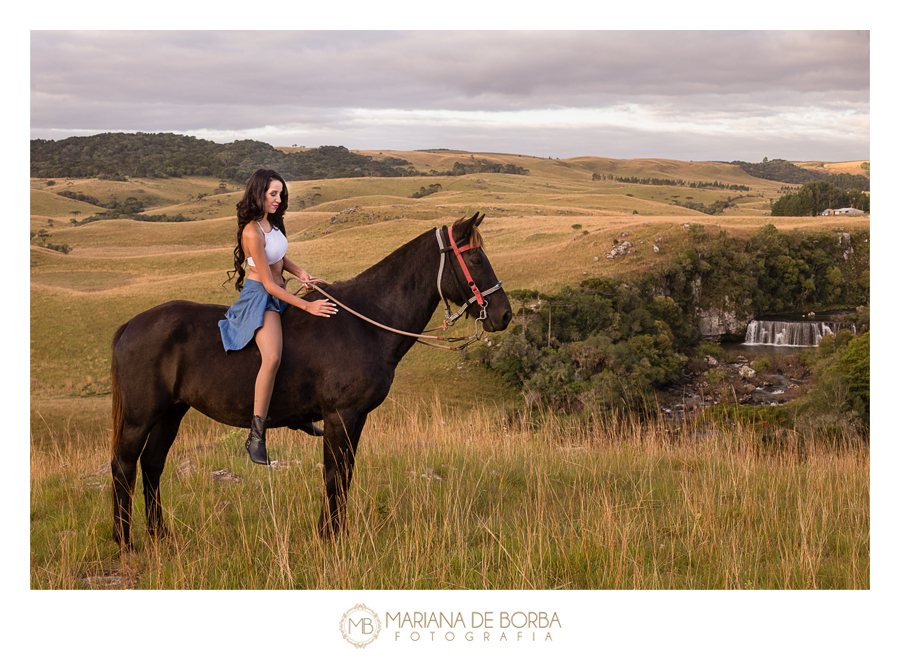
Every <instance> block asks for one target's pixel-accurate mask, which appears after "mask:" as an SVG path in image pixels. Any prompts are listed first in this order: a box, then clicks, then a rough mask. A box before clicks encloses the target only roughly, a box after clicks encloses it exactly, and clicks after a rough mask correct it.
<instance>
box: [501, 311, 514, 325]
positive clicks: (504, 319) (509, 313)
mask: <svg viewBox="0 0 900 658" xmlns="http://www.w3.org/2000/svg"><path fill="white" fill-rule="evenodd" d="M511 320H512V311H506V312H505V313H503V317H502V318H500V321H501V322H502V323H503V328H504V329H505V328H506V327H507V326H508V325H509V323H510V321H511Z"/></svg>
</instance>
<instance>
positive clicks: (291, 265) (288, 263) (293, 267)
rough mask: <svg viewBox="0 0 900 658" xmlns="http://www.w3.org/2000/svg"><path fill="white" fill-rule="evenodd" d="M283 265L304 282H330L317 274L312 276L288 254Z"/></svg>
mask: <svg viewBox="0 0 900 658" xmlns="http://www.w3.org/2000/svg"><path fill="white" fill-rule="evenodd" d="M253 262H254V263H255V262H256V259H254V260H253ZM282 267H283V268H284V269H285V270H286V271H287V272H289V273H290V274H293V275H294V276H296V277H297V278H298V279H299V280H300V281H301V282H302V283H306V282H312V283H328V282H327V281H325V280H324V279H320V278H319V277H317V276H310V274H309V272H307V271H306V270H304V269H303V268H302V267H300V266H299V265H297V263H295V262H294V261H292V260H291V259H290V258H288V257H287V256H285V257H284V260H283V261H282Z"/></svg>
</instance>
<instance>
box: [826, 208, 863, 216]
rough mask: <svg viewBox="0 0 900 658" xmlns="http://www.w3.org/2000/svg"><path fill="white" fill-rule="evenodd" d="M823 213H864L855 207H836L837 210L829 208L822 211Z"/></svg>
mask: <svg viewBox="0 0 900 658" xmlns="http://www.w3.org/2000/svg"><path fill="white" fill-rule="evenodd" d="M822 214H823V215H864V214H865V213H864V212H863V211H862V210H857V209H856V208H838V209H837V210H833V209H831V208H829V209H828V210H823V211H822Z"/></svg>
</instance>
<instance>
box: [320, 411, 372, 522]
mask: <svg viewBox="0 0 900 658" xmlns="http://www.w3.org/2000/svg"><path fill="white" fill-rule="evenodd" d="M366 417H367V414H360V413H357V412H348V411H346V410H345V411H343V412H335V413H333V414H329V415H327V416H326V417H325V436H324V439H323V451H324V462H323V463H324V466H325V468H324V469H323V477H324V480H325V500H324V502H323V503H322V514H321V515H320V516H319V534H320V535H321V536H322V537H323V538H327V537H334V536H335V535H337V534H339V533H341V532H342V531H343V530H345V528H346V524H347V495H348V494H349V492H350V481H351V479H352V478H353V465H354V463H355V461H356V447H357V445H358V444H359V437H360V434H362V429H363V426H364V425H365V423H366Z"/></svg>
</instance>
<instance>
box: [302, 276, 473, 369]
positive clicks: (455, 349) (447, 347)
mask: <svg viewBox="0 0 900 658" xmlns="http://www.w3.org/2000/svg"><path fill="white" fill-rule="evenodd" d="M291 278H295V277H291ZM297 280H298V281H299V279H297ZM301 283H303V282H302V281H301ZM303 285H304V286H306V287H308V288H313V289H315V290H318V291H319V292H320V293H322V294H323V295H325V296H326V297H327V298H328V299H330V300H331V301H333V302H334V303H335V304H337V305H338V306H340V307H341V308H342V309H344V310H345V311H347V312H349V313H352V314H353V315H355V316H356V317H358V318H359V319H361V320H365V321H366V322H368V323H369V324H373V325H375V326H376V327H378V328H380V329H384V330H386V331H392V332H394V333H395V334H400V335H401V336H410V337H411V338H416V339H417V340H418V342H420V343H422V344H423V345H428V346H429V347H440V348H441V349H444V350H451V351H453V352H458V351H460V350H464V349H466V348H467V347H468V346H469V345H471V344H472V343H475V342H477V341H479V340H481V336H482V334H483V332H479V331H478V327H477V325H476V333H475V335H474V336H470V337H467V338H462V337H452V336H451V337H447V336H425V335H424V334H413V333H410V332H408V331H401V330H400V329H394V328H393V327H388V326H387V325H384V324H381V323H380V322H376V321H375V320H372V319H371V318H367V317H366V316H365V315H363V314H362V313H357V312H356V311H354V310H353V309H352V308H350V307H349V306H347V305H346V304H344V303H342V302H340V301H339V300H337V299H335V298H334V297H332V296H331V295H329V294H328V293H327V292H325V291H324V290H322V289H321V288H320V287H319V286H317V285H316V284H315V283H303ZM437 328H438V329H440V327H437ZM428 331H434V329H429V330H428ZM423 338H427V339H428V340H442V341H447V342H449V343H453V342H459V341H463V340H465V341H468V342H466V343H465V344H464V345H461V346H459V347H456V346H451V345H435V344H434V343H428V342H426V341H424V340H422V339H423Z"/></svg>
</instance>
